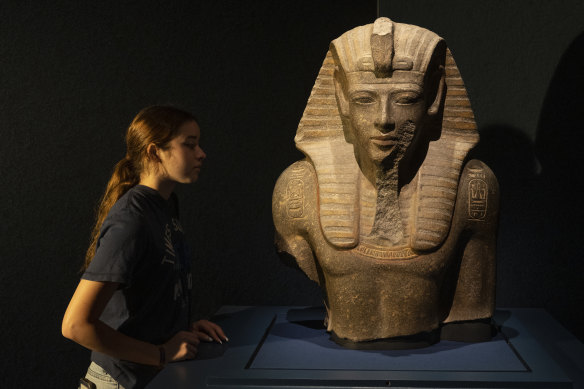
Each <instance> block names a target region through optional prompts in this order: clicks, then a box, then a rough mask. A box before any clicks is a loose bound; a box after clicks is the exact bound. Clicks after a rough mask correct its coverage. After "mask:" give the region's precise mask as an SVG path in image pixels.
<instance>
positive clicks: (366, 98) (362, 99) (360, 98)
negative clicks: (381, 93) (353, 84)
mask: <svg viewBox="0 0 584 389" xmlns="http://www.w3.org/2000/svg"><path fill="white" fill-rule="evenodd" d="M351 102H353V103H355V104H363V105H367V104H373V103H375V98H374V97H373V96H371V95H369V94H358V95H355V96H353V97H352V98H351Z"/></svg>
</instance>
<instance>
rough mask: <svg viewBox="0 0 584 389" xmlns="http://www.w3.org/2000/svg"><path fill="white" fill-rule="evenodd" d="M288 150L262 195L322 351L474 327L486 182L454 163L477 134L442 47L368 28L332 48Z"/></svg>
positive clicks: (491, 228) (489, 241) (431, 36)
mask: <svg viewBox="0 0 584 389" xmlns="http://www.w3.org/2000/svg"><path fill="white" fill-rule="evenodd" d="M295 142H296V146H297V148H298V149H300V150H301V151H302V152H303V153H304V154H305V156H306V158H305V159H304V160H301V161H298V162H295V163H294V164H292V165H291V166H289V167H288V168H287V169H286V170H285V171H284V172H283V173H282V174H281V176H280V177H279V179H278V181H277V183H276V186H275V189H274V193H273V198H272V213H273V219H274V224H275V229H276V247H277V250H278V252H279V253H280V254H281V257H282V258H283V260H285V261H287V262H288V263H289V264H291V265H293V266H297V267H299V268H300V269H301V270H302V271H303V272H304V273H305V274H306V275H307V276H308V277H309V278H310V279H311V280H313V281H315V282H317V283H318V284H319V285H320V286H321V287H322V290H323V294H324V299H325V301H324V303H325V306H326V310H327V318H326V321H325V322H326V326H327V329H328V331H330V332H331V333H332V335H333V338H334V339H335V340H337V341H339V342H341V343H342V342H348V343H350V344H353V345H359V344H365V343H367V342H375V341H379V340H389V341H391V340H392V339H408V338H409V337H416V336H418V335H420V334H436V333H437V332H438V333H439V332H440V331H442V336H443V337H444V336H445V335H444V334H445V332H444V328H447V327H448V325H449V324H451V325H458V324H464V323H470V324H473V323H485V322H488V320H489V319H490V317H491V316H492V315H493V312H494V307H495V245H496V230H497V220H498V198H499V194H498V184H497V180H496V178H495V176H494V175H493V173H492V172H491V170H490V169H489V168H488V167H487V166H486V165H485V164H484V163H482V162H481V161H478V160H470V161H469V160H468V159H467V154H468V152H469V150H470V149H471V148H472V147H473V146H474V145H475V144H476V143H477V142H478V132H477V128H476V123H475V120H474V115H473V111H472V109H471V106H470V101H469V99H468V95H467V93H466V89H465V87H464V84H463V82H462V78H461V76H460V73H459V71H458V68H457V66H456V64H455V62H454V59H453V57H452V54H451V52H450V50H449V49H448V48H447V46H446V44H445V42H444V40H443V39H442V38H440V37H439V36H438V35H436V34H435V33H433V32H431V31H428V30H426V29H424V28H421V27H417V26H412V25H407V24H401V23H395V22H393V21H391V20H390V19H388V18H379V19H377V20H376V21H375V22H374V23H373V24H369V25H366V26H360V27H357V28H354V29H352V30H350V31H348V32H346V33H344V34H343V35H341V36H340V37H339V38H337V39H335V40H333V41H332V42H331V44H330V48H329V51H328V52H327V55H326V58H325V60H324V63H323V65H322V68H321V70H320V72H319V74H318V77H317V79H316V82H315V84H314V87H313V89H312V92H311V95H310V97H309V99H308V103H307V106H306V109H305V111H304V114H303V116H302V119H301V120H300V123H299V126H298V130H297V133H296V137H295ZM450 328H452V327H450ZM448 333H450V334H453V333H456V331H450V332H448V331H446V334H447V335H446V337H448ZM439 336H440V335H439V334H438V337H439ZM479 338H484V336H482V335H480V336H479Z"/></svg>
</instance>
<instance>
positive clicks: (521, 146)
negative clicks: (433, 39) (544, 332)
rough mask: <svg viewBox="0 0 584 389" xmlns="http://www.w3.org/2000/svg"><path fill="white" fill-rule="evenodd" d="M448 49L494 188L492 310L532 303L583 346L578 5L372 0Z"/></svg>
mask: <svg viewBox="0 0 584 389" xmlns="http://www.w3.org/2000/svg"><path fill="white" fill-rule="evenodd" d="M380 16H387V17H389V18H391V19H392V20H395V21H396V22H401V23H409V24H414V25H419V26H423V27H426V28H428V29H430V30H432V31H434V32H436V33H437V34H439V35H440V36H442V37H443V38H444V39H445V40H446V43H447V44H448V46H449V48H450V50H451V51H452V53H453V55H454V59H455V61H456V63H457V65H458V67H459V69H460V72H461V74H462V77H463V79H464V82H465V85H466V87H467V90H468V93H469V96H470V100H471V104H472V107H473V110H474V113H475V117H476V120H477V124H478V127H479V133H480V136H481V141H480V143H479V144H478V146H477V147H476V149H475V150H474V151H473V152H472V153H471V155H472V157H474V158H479V159H481V160H483V161H485V162H486V163H487V164H488V165H489V166H490V167H491V168H492V169H493V171H494V172H495V175H496V176H497V178H498V180H499V184H500V188H501V213H500V224H499V238H498V253H497V263H498V277H497V305H498V306H500V307H503V306H504V307H518V306H519V307H543V308H545V309H546V310H547V311H548V312H550V313H551V314H552V315H553V316H554V317H555V318H556V319H558V320H559V321H560V322H561V323H562V324H563V325H564V326H565V327H566V328H568V329H569V330H570V331H571V332H572V333H574V334H575V335H577V336H578V337H579V338H580V339H581V340H584V310H582V307H583V306H584V288H582V286H581V283H582V274H584V249H583V246H582V242H584V228H582V226H581V225H580V222H581V221H582V220H583V217H584V207H583V206H582V200H581V197H582V193H583V191H582V190H581V189H580V188H581V186H582V184H581V182H582V179H583V178H584V153H583V152H582V144H584V121H583V120H582V112H583V111H582V107H584V2H582V1H581V0H561V1H549V2H548V1H533V0H513V1H511V0H490V1H468V0H441V1H432V2H430V1H424V0H407V1H405V0H404V1H395V0H380Z"/></svg>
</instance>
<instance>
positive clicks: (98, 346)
mask: <svg viewBox="0 0 584 389" xmlns="http://www.w3.org/2000/svg"><path fill="white" fill-rule="evenodd" d="M118 286H119V284H118V283H115V282H96V281H88V280H81V282H79V285H78V286H77V289H76V290H75V293H74V294H73V297H72V298H71V301H70V302H69V306H68V307H67V311H66V312H65V316H64V317H63V324H62V328H61V331H62V333H63V336H64V337H66V338H68V339H71V340H73V341H75V342H77V343H79V344H80V345H82V346H84V347H86V348H88V349H90V350H93V351H97V352H101V353H103V354H107V355H109V356H111V357H114V358H118V359H123V360H126V361H131V362H136V363H141V364H144V365H152V366H159V365H160V364H161V355H160V350H159V346H158V345H153V344H150V343H147V342H143V341H140V340H137V339H134V338H131V337H129V336H127V335H124V334H122V333H121V332H119V331H116V330H114V329H113V328H111V327H109V326H108V325H106V324H105V323H103V322H102V321H101V320H99V317H100V316H101V313H102V312H103V310H104V309H105V306H106V305H107V303H108V301H109V300H110V298H111V297H112V295H113V294H114V292H115V291H116V290H117V288H118ZM198 344H199V339H198V336H197V335H196V334H195V333H193V332H190V331H181V332H179V333H177V334H176V335H175V336H173V337H172V338H171V339H170V340H169V341H168V342H166V343H165V344H164V345H162V346H163V348H164V351H165V360H166V362H172V361H179V360H183V359H192V358H194V357H195V355H196V353H197V348H196V346H197V345H198Z"/></svg>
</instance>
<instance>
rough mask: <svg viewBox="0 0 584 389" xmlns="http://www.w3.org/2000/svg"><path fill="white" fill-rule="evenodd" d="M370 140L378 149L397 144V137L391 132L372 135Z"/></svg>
mask: <svg viewBox="0 0 584 389" xmlns="http://www.w3.org/2000/svg"><path fill="white" fill-rule="evenodd" d="M371 142H373V144H374V145H376V146H377V147H379V148H380V149H388V148H392V147H393V146H395V145H396V144H397V138H396V137H395V135H393V134H385V135H380V136H372V137H371Z"/></svg>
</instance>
